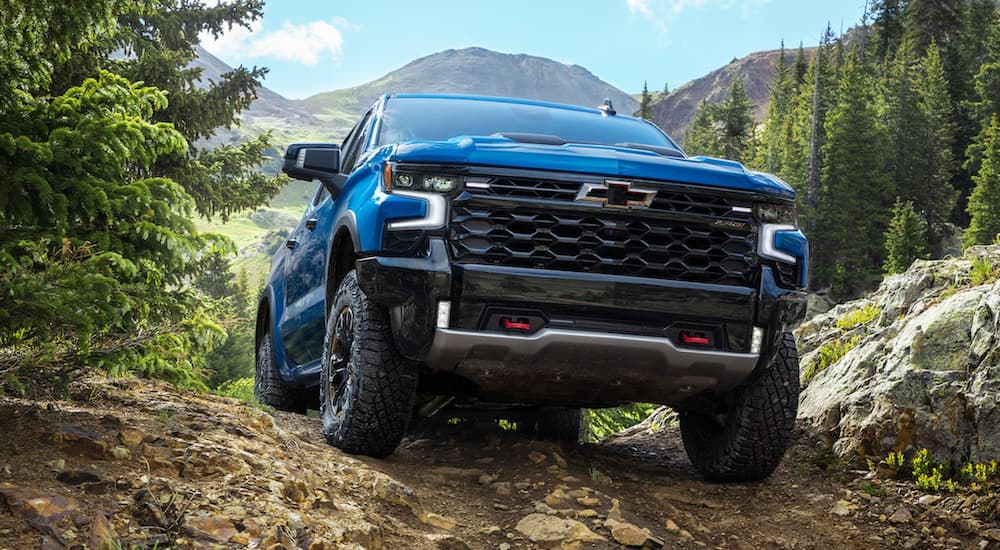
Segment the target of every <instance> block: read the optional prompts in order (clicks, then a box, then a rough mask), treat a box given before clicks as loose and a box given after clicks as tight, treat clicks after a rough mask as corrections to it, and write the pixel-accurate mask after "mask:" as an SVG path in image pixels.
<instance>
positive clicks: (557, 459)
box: [552, 452, 569, 468]
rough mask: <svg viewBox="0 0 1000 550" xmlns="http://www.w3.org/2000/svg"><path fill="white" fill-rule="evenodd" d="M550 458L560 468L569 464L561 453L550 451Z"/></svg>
mask: <svg viewBox="0 0 1000 550" xmlns="http://www.w3.org/2000/svg"><path fill="white" fill-rule="evenodd" d="M552 460H553V462H555V463H556V466H559V467H560V468H567V467H568V466H569V464H568V463H567V462H566V459H565V458H563V457H562V455H560V454H559V453H557V452H553V453H552Z"/></svg>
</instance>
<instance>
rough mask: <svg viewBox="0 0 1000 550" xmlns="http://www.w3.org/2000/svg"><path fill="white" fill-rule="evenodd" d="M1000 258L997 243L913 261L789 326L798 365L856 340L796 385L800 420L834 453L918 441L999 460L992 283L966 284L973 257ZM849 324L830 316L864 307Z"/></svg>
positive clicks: (960, 458)
mask: <svg viewBox="0 0 1000 550" xmlns="http://www.w3.org/2000/svg"><path fill="white" fill-rule="evenodd" d="M976 259H986V260H987V261H990V262H992V263H993V264H994V265H997V264H1000V246H996V245H994V246H985V247H972V248H970V249H968V250H967V251H966V253H965V255H964V257H962V258H957V259H948V260H938V261H917V262H914V264H913V265H912V266H911V267H910V269H909V270H908V271H907V272H906V273H903V274H900V275H894V276H890V277H886V278H885V280H884V281H883V282H882V284H881V286H880V287H879V289H878V290H877V291H876V292H875V293H873V294H872V295H870V296H869V297H867V298H864V299H861V300H857V301H854V302H850V303H847V304H842V305H839V306H836V307H834V308H833V309H832V310H830V311H829V312H827V313H825V314H822V315H819V316H818V317H815V318H813V319H811V320H810V321H808V322H807V323H805V324H804V325H803V326H802V327H800V329H799V330H797V331H796V336H797V341H798V344H799V355H800V357H801V363H802V367H803V371H805V370H807V369H808V368H809V366H810V365H812V364H814V363H815V361H816V360H817V357H818V356H819V352H820V349H821V348H823V347H824V346H828V345H830V344H832V343H834V342H837V341H840V342H845V341H851V342H854V343H856V345H855V347H854V348H853V349H851V350H850V351H849V352H847V353H846V354H845V355H843V357H842V358H841V359H840V360H838V361H836V362H834V363H833V364H832V365H829V366H827V367H826V368H825V369H824V370H823V371H822V372H820V373H818V374H816V375H815V377H814V378H812V380H811V381H809V383H808V385H807V386H806V387H805V388H804V389H803V391H802V394H801V398H800V403H799V425H800V426H802V427H803V429H804V430H805V431H806V432H808V433H810V434H811V435H812V436H813V437H814V438H816V439H818V440H821V441H823V442H824V444H825V445H826V447H827V448H828V449H829V450H831V451H833V453H834V454H835V455H837V456H839V457H842V458H846V459H849V460H857V457H862V456H872V455H875V456H886V455H887V454H888V453H889V452H890V451H895V450H900V449H904V450H905V449H921V448H926V449H928V450H929V451H930V453H931V455H932V456H935V457H937V459H938V460H942V461H954V462H969V461H970V460H971V461H972V462H988V461H989V460H991V459H996V458H1000V405H998V399H997V396H998V395H1000V364H997V362H996V361H995V360H990V359H989V358H991V357H997V356H998V355H1000V281H996V282H990V283H988V284H984V285H980V286H972V285H971V284H969V282H968V281H969V273H970V271H971V269H972V264H973V261H974V260H976ZM866 307H868V308H871V309H874V310H877V311H878V312H880V313H878V315H877V316H876V317H875V318H874V319H872V320H871V321H868V322H866V323H863V324H860V325H857V326H855V327H847V328H838V327H837V321H838V320H840V319H843V318H845V317H846V315H848V314H850V313H851V312H854V311H857V310H861V309H863V308H866Z"/></svg>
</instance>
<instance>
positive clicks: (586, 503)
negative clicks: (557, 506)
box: [576, 497, 601, 508]
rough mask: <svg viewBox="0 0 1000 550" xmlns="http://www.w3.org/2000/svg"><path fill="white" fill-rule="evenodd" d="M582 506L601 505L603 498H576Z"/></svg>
mask: <svg viewBox="0 0 1000 550" xmlns="http://www.w3.org/2000/svg"><path fill="white" fill-rule="evenodd" d="M576 501H577V502H579V503H580V505H581V506H587V507H588V508H591V507H594V506H600V505H601V499H599V498H595V497H581V498H578V499H576Z"/></svg>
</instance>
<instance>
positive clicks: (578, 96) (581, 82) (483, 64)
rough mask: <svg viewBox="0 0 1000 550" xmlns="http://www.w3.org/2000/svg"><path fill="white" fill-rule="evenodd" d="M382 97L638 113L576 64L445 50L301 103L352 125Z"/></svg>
mask: <svg viewBox="0 0 1000 550" xmlns="http://www.w3.org/2000/svg"><path fill="white" fill-rule="evenodd" d="M386 92H429V93H455V94H477V95H493V96H510V97H520V98H525V99H536V100H542V101H554V102H559V103H570V104H574V105H582V106H585V107H596V106H598V105H600V104H601V102H602V101H603V100H604V98H610V99H611V101H612V102H613V103H614V105H615V108H616V109H618V111H620V112H622V113H629V114H631V113H633V112H635V111H636V110H637V109H638V108H639V104H638V103H636V101H635V100H634V99H632V97H630V96H629V95H628V94H626V93H625V92H623V91H621V90H619V89H617V88H615V87H614V86H612V85H610V84H608V83H607V82H604V81H603V80H601V79H599V78H598V77H596V76H594V74H593V73H591V72H590V71H588V70H587V69H584V68H583V67H580V66H579V65H566V64H563V63H559V62H558V61H553V60H551V59H546V58H544V57H535V56H531V55H525V54H505V53H498V52H494V51H490V50H487V49H483V48H464V49H460V50H447V51H443V52H439V53H435V54H431V55H428V56H426V57H421V58H420V59H417V60H415V61H412V62H410V63H408V64H407V65H405V66H403V67H402V68H399V69H397V70H395V71H392V72H390V73H388V74H386V75H385V76H383V77H381V78H379V79H377V80H373V81H371V82H368V83H367V84H362V85H360V86H355V87H353V88H348V89H345V90H336V91H332V92H325V93H321V94H317V95H314V96H312V97H309V98H306V99H305V100H304V104H305V105H306V107H307V108H308V109H309V110H310V111H311V112H313V113H315V114H316V116H318V117H320V118H322V119H324V120H327V121H328V122H330V123H333V124H345V123H346V124H353V122H354V121H355V120H356V119H357V116H358V115H359V114H361V113H362V112H364V110H365V109H367V108H368V107H369V106H370V105H371V104H372V103H373V102H374V101H375V100H376V99H378V97H379V96H380V95H382V94H384V93H386Z"/></svg>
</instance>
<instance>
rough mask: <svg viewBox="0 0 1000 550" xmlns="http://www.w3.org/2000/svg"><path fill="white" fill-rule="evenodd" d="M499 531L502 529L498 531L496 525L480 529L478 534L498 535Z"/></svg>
mask: <svg viewBox="0 0 1000 550" xmlns="http://www.w3.org/2000/svg"><path fill="white" fill-rule="evenodd" d="M500 531H502V529H500V528H499V527H497V526H496V525H490V526H489V527H483V528H482V529H480V530H479V534H480V535H495V534H497V533H499V532H500Z"/></svg>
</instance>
